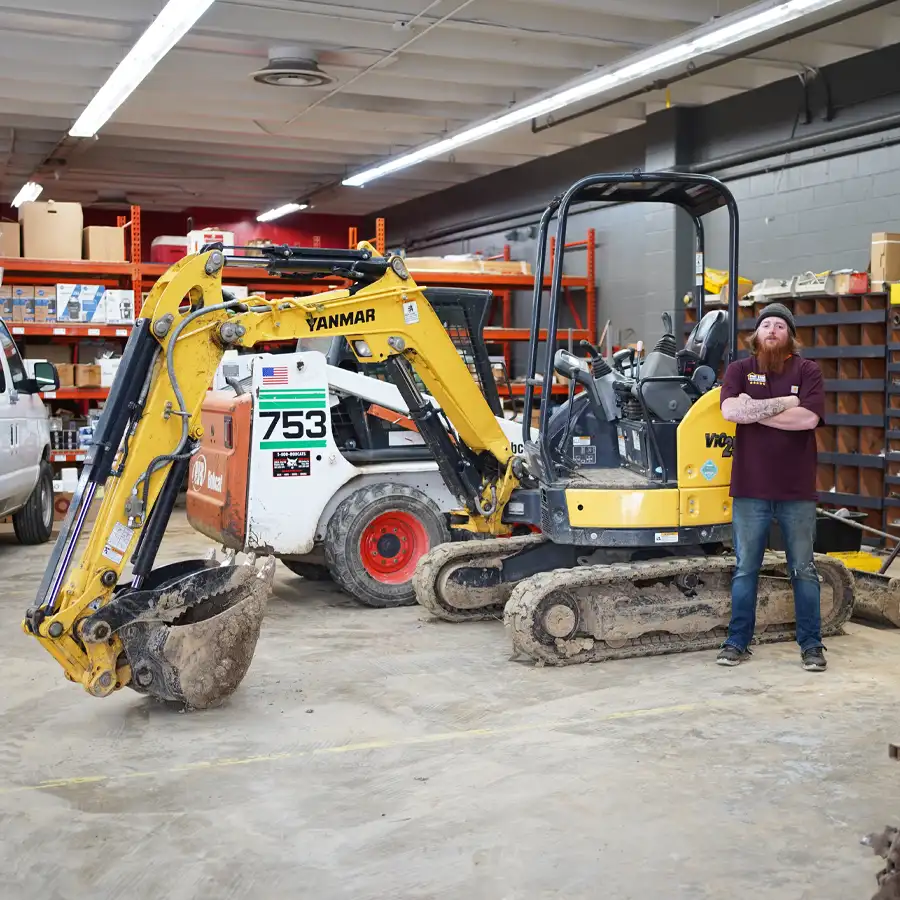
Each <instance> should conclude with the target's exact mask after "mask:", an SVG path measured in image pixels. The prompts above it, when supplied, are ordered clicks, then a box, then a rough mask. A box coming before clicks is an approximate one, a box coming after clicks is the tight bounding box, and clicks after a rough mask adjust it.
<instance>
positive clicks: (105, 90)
mask: <svg viewBox="0 0 900 900" xmlns="http://www.w3.org/2000/svg"><path fill="white" fill-rule="evenodd" d="M213 2H214V0H169V2H168V3H167V4H166V5H165V7H163V9H162V12H160V14H159V15H158V16H157V17H156V18H155V19H154V20H153V23H152V24H151V25H150V26H148V28H147V30H146V31H145V32H144V33H143V34H142V35H141V36H140V37H139V38H138V40H137V43H136V44H135V45H134V46H133V47H132V48H131V50H130V51H129V52H128V55H127V56H126V57H125V59H123V60H122V62H120V63H119V65H118V66H116V68H115V71H113V73H112V75H110V76H109V78H108V79H107V80H106V83H105V84H104V85H103V87H101V88H100V90H99V91H97V93H96V94H95V95H94V99H93V100H91V102H90V103H89V104H88V105H87V107H86V108H85V110H84V112H82V114H81V115H80V116H79V117H78V121H76V122H75V124H74V125H73V126H72V128H71V129H70V130H69V136H70V137H76V138H87V137H93V136H94V135H95V134H96V133H97V132H98V131H99V130H100V129H101V128H102V127H103V126H104V125H105V124H106V122H107V121H108V119H109V117H110V116H111V115H112V114H113V113H114V112H115V111H116V110H117V109H118V108H119V107H120V106H121V105H122V104H123V103H124V102H125V101H126V100H127V99H128V97H129V96H130V95H131V93H132V91H134V89H135V88H136V87H137V86H138V85H139V84H140V83H141V82H142V81H143V80H144V79H145V78H146V77H147V75H149V74H150V72H151V71H152V70H153V68H154V66H156V64H157V63H158V62H159V61H160V60H161V59H162V58H163V57H164V56H165V55H166V54H167V53H168V52H169V51H170V50H171V49H172V48H173V47H174V46H175V45H176V44H177V43H178V42H179V41H180V40H181V39H182V38H183V37H184V36H185V34H187V33H188V32H189V31H190V30H191V28H193V26H194V24H195V23H196V22H197V20H198V19H199V18H200V16H202V15H203V13H205V12H206V10H208V9H209V8H210V6H212V5H213Z"/></svg>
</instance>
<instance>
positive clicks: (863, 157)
mask: <svg viewBox="0 0 900 900" xmlns="http://www.w3.org/2000/svg"><path fill="white" fill-rule="evenodd" d="M729 187H730V188H731V190H732V191H733V193H734V195H735V197H736V199H737V202H738V209H739V212H740V215H741V242H740V255H741V261H740V270H741V274H742V275H744V276H745V277H747V278H752V279H753V280H757V279H760V278H765V277H787V276H790V275H794V274H797V273H801V272H806V271H813V272H821V271H824V270H826V269H840V268H850V267H852V268H856V269H861V270H863V271H865V269H866V268H867V267H868V265H869V246H870V243H871V237H872V232H874V231H896V230H900V197H898V195H900V146H895V147H881V148H879V149H876V150H868V151H864V152H861V153H859V154H856V153H854V154H853V155H851V156H846V157H842V158H839V159H830V160H818V161H817V160H815V159H814V158H813V159H812V160H811V161H810V162H808V163H806V164H804V165H802V166H799V167H797V168H793V169H786V170H783V171H780V172H771V173H764V174H757V175H753V176H752V177H750V178H739V179H736V180H734V181H729ZM708 221H709V228H708V232H707V248H708V254H707V255H708V261H709V264H710V265H713V266H724V264H725V260H726V258H727V257H726V253H727V246H728V245H727V226H726V224H725V223H726V217H725V214H724V213H721V212H717V213H715V214H713V215H712V216H710V217H709V220H708Z"/></svg>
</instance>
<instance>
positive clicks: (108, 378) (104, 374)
mask: <svg viewBox="0 0 900 900" xmlns="http://www.w3.org/2000/svg"><path fill="white" fill-rule="evenodd" d="M121 362H122V358H121V357H120V356H116V357H112V358H108V359H101V360H100V387H112V383H113V381H115V379H116V372H118V371H119V364H120V363H121Z"/></svg>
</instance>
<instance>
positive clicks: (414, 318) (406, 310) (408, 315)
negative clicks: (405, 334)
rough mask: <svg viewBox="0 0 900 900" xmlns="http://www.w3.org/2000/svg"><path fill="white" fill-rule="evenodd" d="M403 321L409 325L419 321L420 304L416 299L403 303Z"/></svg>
mask: <svg viewBox="0 0 900 900" xmlns="http://www.w3.org/2000/svg"><path fill="white" fill-rule="evenodd" d="M403 321H404V322H406V324H407V325H415V324H416V322H418V321H419V304H418V303H416V301H415V300H409V301H407V302H406V303H404V304H403Z"/></svg>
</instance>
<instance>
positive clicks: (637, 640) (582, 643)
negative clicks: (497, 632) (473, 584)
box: [504, 553, 854, 665]
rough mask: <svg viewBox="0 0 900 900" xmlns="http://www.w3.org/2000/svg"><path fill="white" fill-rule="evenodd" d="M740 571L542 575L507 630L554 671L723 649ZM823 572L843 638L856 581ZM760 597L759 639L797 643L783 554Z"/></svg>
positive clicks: (680, 562) (653, 564)
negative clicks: (735, 578)
mask: <svg viewBox="0 0 900 900" xmlns="http://www.w3.org/2000/svg"><path fill="white" fill-rule="evenodd" d="M734 563H735V558H734V556H733V555H730V554H729V555H727V556H718V557H716V556H712V557H682V558H670V559H659V560H648V561H640V562H631V563H624V564H615V565H608V566H586V567H584V568H577V569H558V570H555V571H552V572H541V573H540V574H538V575H533V576H532V577H531V578H526V579H524V580H522V581H520V582H519V583H518V584H517V585H516V586H515V588H514V589H513V591H512V592H511V595H510V598H509V601H508V602H507V604H506V609H505V614H504V623H505V626H506V629H507V631H508V632H509V634H510V637H511V639H512V644H513V648H514V650H515V651H517V652H518V653H521V654H524V655H526V656H528V657H530V658H532V659H534V660H535V661H537V662H538V663H540V664H547V665H572V664H575V663H584V662H604V661H606V660H613V659H623V658H626V657H634V656H656V655H660V654H664V653H680V652H685V651H691V650H711V649H715V648H716V647H718V646H719V645H720V644H721V643H722V640H723V639H724V637H725V636H726V634H727V627H728V621H729V618H730V610H731V596H730V586H731V576H732V572H733V569H734ZM816 567H817V569H818V572H819V576H820V581H821V586H822V592H821V593H822V599H821V610H822V635H823V637H825V636H829V635H834V634H840V633H842V630H843V625H844V623H845V622H846V621H847V620H848V619H849V618H850V615H851V613H852V612H853V600H854V578H853V575H852V573H851V572H850V570H849V569H847V568H846V566H844V564H843V563H841V562H839V561H838V560H835V559H833V558H831V557H828V556H817V557H816ZM758 597H759V602H758V606H757V616H756V635H755V639H754V640H755V641H756V642H758V643H770V642H774V641H787V640H791V639H793V638H794V637H795V623H794V605H793V592H792V590H791V584H790V580H789V578H788V568H787V564H786V562H785V558H784V555H783V554H777V553H767V554H766V556H765V558H764V561H763V565H762V568H761V569H760V578H759V590H758Z"/></svg>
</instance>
